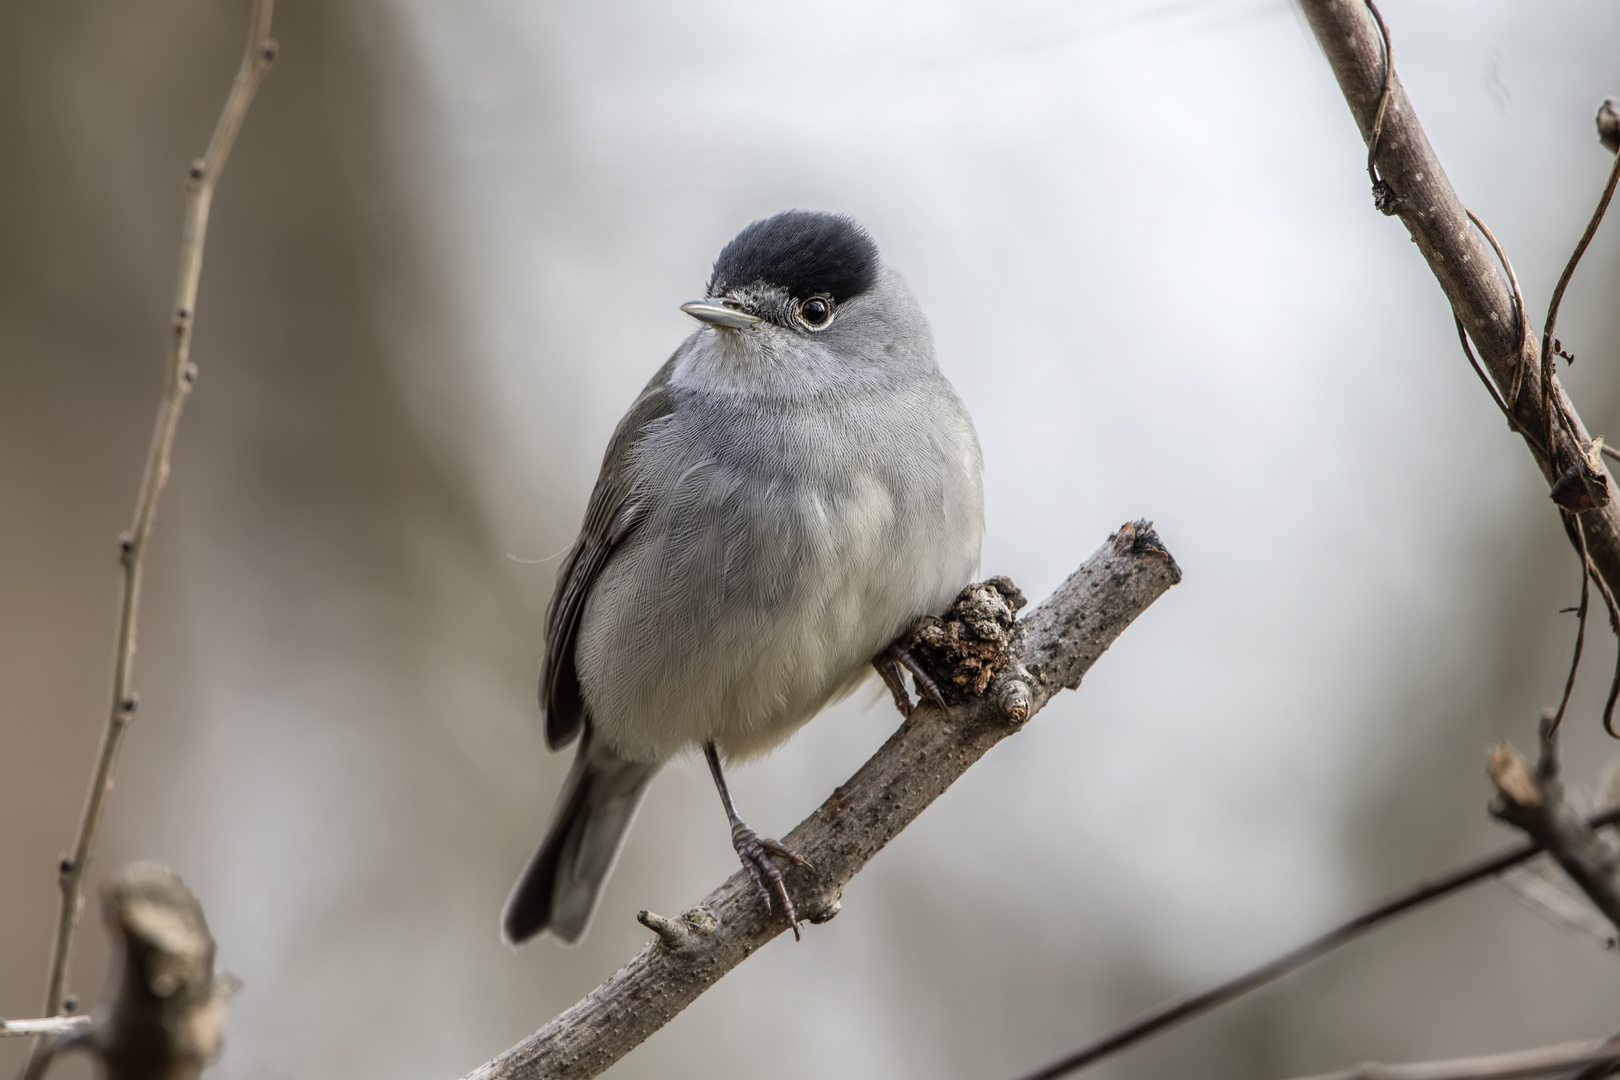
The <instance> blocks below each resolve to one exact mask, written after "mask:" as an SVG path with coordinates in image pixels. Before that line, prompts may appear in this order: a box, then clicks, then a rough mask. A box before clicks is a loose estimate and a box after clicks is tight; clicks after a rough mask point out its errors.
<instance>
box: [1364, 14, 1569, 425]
mask: <svg viewBox="0 0 1620 1080" xmlns="http://www.w3.org/2000/svg"><path fill="white" fill-rule="evenodd" d="M1379 25H1382V23H1381V22H1380V24H1379ZM1463 209H1464V210H1467V212H1468V220H1469V221H1472V222H1473V223H1474V228H1476V229H1478V230H1479V231H1480V232H1481V233H1483V234H1484V236H1485V239H1486V241H1487V242H1488V243H1489V244H1490V245H1491V250H1492V251H1494V252H1495V253H1496V261H1497V262H1499V263H1501V264H1502V270H1503V272H1504V273H1506V274H1507V279H1508V286H1509V287H1510V288H1511V289H1512V290H1513V318H1514V321H1515V322H1516V323H1517V325H1518V327H1519V362H1518V363H1517V364H1514V365H1513V388H1512V389H1511V390H1509V391H1508V396H1507V400H1508V407H1509V408H1512V407H1513V406H1515V405H1517V404H1518V403H1519V391H1520V389H1522V388H1523V385H1524V368H1525V365H1526V364H1528V363H1529V362H1530V316H1529V314H1528V313H1527V312H1526V311H1525V309H1524V291H1523V290H1522V289H1520V288H1519V275H1518V274H1515V273H1514V272H1513V260H1512V259H1509V258H1508V256H1507V252H1506V251H1503V250H1502V245H1501V244H1499V243H1497V240H1496V234H1495V233H1493V232H1491V229H1490V226H1488V225H1486V224H1485V222H1484V221H1483V220H1481V219H1480V216H1479V215H1478V214H1476V213H1474V212H1473V211H1472V210H1468V208H1467V207H1463ZM1468 359H1469V360H1470V361H1472V360H1473V359H1474V358H1473V356H1472V355H1470V356H1469V357H1468ZM1508 426H1509V427H1516V426H1517V425H1515V424H1514V423H1513V418H1512V417H1511V416H1509V417H1508ZM1543 445H1544V446H1545V445H1546V444H1543Z"/></svg>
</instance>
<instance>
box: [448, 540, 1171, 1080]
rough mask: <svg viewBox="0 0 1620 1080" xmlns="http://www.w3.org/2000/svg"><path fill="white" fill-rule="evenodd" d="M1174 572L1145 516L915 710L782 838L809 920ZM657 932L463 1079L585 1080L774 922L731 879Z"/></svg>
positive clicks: (768, 933)
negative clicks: (996, 648)
mask: <svg viewBox="0 0 1620 1080" xmlns="http://www.w3.org/2000/svg"><path fill="white" fill-rule="evenodd" d="M1180 580H1181V570H1180V568H1178V567H1177V566H1176V563H1175V560H1174V559H1173V558H1171V557H1170V554H1169V552H1168V551H1166V550H1165V548H1164V547H1163V545H1161V544H1160V543H1159V538H1158V536H1157V535H1156V534H1155V533H1154V532H1153V530H1152V528H1151V527H1150V526H1149V525H1148V524H1147V523H1146V522H1137V523H1135V524H1134V525H1126V526H1124V527H1123V528H1121V529H1120V530H1119V532H1117V533H1115V534H1114V535H1113V536H1112V537H1110V538H1109V541H1108V543H1106V544H1104V545H1103V546H1102V548H1100V549H1099V550H1098V551H1097V552H1096V553H1095V554H1093V555H1092V556H1091V557H1090V558H1089V559H1087V560H1086V562H1085V563H1084V564H1083V565H1082V566H1081V567H1080V569H1078V570H1077V571H1075V572H1074V573H1073V574H1072V575H1070V577H1069V579H1068V580H1067V581H1065V582H1064V583H1063V584H1062V585H1061V586H1059V587H1058V589H1057V591H1056V592H1054V593H1053V594H1052V596H1050V597H1049V598H1047V600H1046V601H1045V602H1044V603H1042V604H1041V605H1040V606H1039V607H1037V608H1036V609H1035V610H1034V611H1032V612H1030V613H1029V615H1028V616H1026V617H1025V618H1024V619H1023V620H1021V621H1020V622H1019V623H1018V627H1019V628H1020V630H1021V633H1019V634H1015V636H1014V642H1013V655H1012V658H1011V662H1010V663H1009V664H1008V665H1007V666H1006V668H1005V669H1004V670H1003V672H1002V674H1001V675H1000V676H999V678H997V679H996V680H995V681H993V682H992V683H991V684H990V685H989V687H988V688H987V690H986V691H985V693H983V694H982V695H980V696H978V697H975V698H972V699H970V700H968V701H966V702H965V703H963V704H961V705H959V706H955V707H953V708H951V709H950V710H949V711H941V710H940V709H938V708H937V707H935V706H933V705H930V704H924V705H922V706H920V707H919V708H918V709H917V710H916V711H915V712H914V713H912V715H911V717H910V718H909V719H908V720H906V722H905V723H904V724H902V725H901V726H900V728H899V730H898V731H896V732H895V733H894V735H892V736H891V737H890V738H889V740H888V742H886V743H884V744H883V747H882V748H881V749H879V750H878V752H877V753H876V754H874V755H873V756H872V758H871V760H869V761H868V762H867V763H866V764H865V765H863V766H862V767H861V768H860V770H859V771H858V772H856V774H855V775H854V776H853V777H851V778H850V779H849V780H848V781H847V782H845V783H844V784H843V786H841V787H840V788H838V790H837V791H835V792H833V793H832V795H831V796H830V797H828V799H827V801H826V802H824V803H823V804H822V805H821V807H820V808H819V809H817V810H816V811H815V812H814V813H813V814H811V815H810V816H809V817H808V818H806V819H805V820H804V821H803V822H802V823H801V824H800V825H799V826H798V827H797V828H796V829H794V830H793V831H792V832H790V833H788V834H787V835H786V836H785V837H783V838H782V839H783V842H784V843H786V844H788V845H789V846H790V847H792V848H794V849H795V850H797V851H799V852H801V853H802V854H803V855H804V856H805V857H806V858H807V859H809V861H810V862H811V864H813V865H814V867H815V870H814V871H812V870H809V869H807V868H804V867H793V868H792V869H790V870H788V871H787V873H786V876H787V880H788V885H789V888H790V889H791V890H792V891H793V896H794V899H795V901H796V902H797V904H798V907H799V910H800V911H801V912H803V913H805V915H806V916H807V917H808V918H809V919H810V921H811V922H825V921H826V920H828V919H830V918H832V917H833V916H834V915H835V914H837V912H838V906H839V897H840V896H841V894H842V891H843V887H844V885H845V884H847V883H848V882H849V880H850V879H851V878H853V877H854V876H855V874H856V873H857V872H858V871H860V869H861V868H862V867H864V866H865V865H866V864H867V862H869V861H870V860H871V858H872V857H873V856H874V855H876V854H877V853H878V852H879V851H880V850H882V848H883V846H884V845H885V844H887V843H888V842H889V841H890V840H892V839H893V838H894V837H895V836H896V835H897V834H898V833H899V832H900V830H901V829H904V828H905V827H906V826H907V825H908V824H910V823H911V822H912V821H913V820H914V819H915V818H916V817H917V815H918V814H920V813H922V811H923V810H924V809H925V808H926V807H927V806H928V804H930V803H932V802H933V801H934V800H935V799H937V798H938V797H939V796H940V795H942V794H944V792H945V789H946V788H948V787H950V786H951V784H952V783H954V782H955V781H956V779H957V778H958V777H960V776H961V775H962V774H963V773H964V772H966V771H967V769H968V767H969V766H970V765H972V764H973V763H974V762H975V761H977V760H979V758H981V757H983V756H984V754H985V753H986V751H988V750H989V749H990V748H991V747H992V746H994V745H995V744H996V743H998V742H1000V741H1001V740H1002V739H1004V738H1006V737H1007V736H1008V735H1011V734H1013V733H1014V732H1016V731H1018V730H1019V729H1020V728H1021V726H1022V724H1023V723H1024V722H1025V721H1026V720H1028V719H1029V717H1031V716H1033V715H1034V714H1035V713H1036V712H1038V711H1040V709H1041V707H1042V706H1044V705H1045V704H1046V703H1047V702H1048V701H1050V700H1051V699H1052V697H1053V696H1054V695H1055V694H1056V693H1057V692H1058V691H1059V690H1061V689H1063V688H1065V687H1068V688H1073V687H1076V686H1078V685H1079V683H1080V679H1081V678H1082V677H1083V676H1084V675H1085V673H1086V672H1087V671H1088V670H1089V669H1090V667H1091V665H1092V664H1094V663H1095V662H1096V661H1097V658H1098V657H1100V656H1101V655H1102V654H1103V652H1104V650H1106V649H1107V648H1108V646H1109V645H1111V644H1112V643H1113V642H1114V639H1115V638H1117V637H1118V636H1119V635H1120V633H1121V632H1122V631H1123V630H1124V629H1125V627H1127V626H1128V625H1130V623H1131V621H1132V620H1134V619H1135V618H1136V617H1137V616H1138V615H1140V614H1141V613H1142V612H1143V611H1145V610H1146V609H1147V607H1148V605H1150V604H1151V603H1153V601H1154V600H1156V599H1158V597H1159V596H1161V595H1162V594H1163V593H1164V592H1165V590H1167V589H1169V588H1170V586H1172V585H1174V584H1175V583H1176V582H1178V581H1180ZM642 922H643V923H644V924H645V925H647V926H648V927H649V928H650V929H653V930H655V931H656V932H657V934H658V937H657V938H656V939H655V940H653V941H651V942H649V943H648V944H647V946H646V947H645V948H643V949H642V950H641V952H640V953H639V954H638V955H637V956H636V957H635V958H634V959H632V960H631V961H630V962H629V963H628V964H626V965H625V966H624V967H623V968H621V969H620V970H619V971H618V973H617V974H615V975H614V976H613V977H612V978H610V979H608V981H607V982H605V983H603V984H602V985H601V986H599V987H598V988H597V989H595V990H594V991H592V992H591V993H590V994H589V995H588V996H587V997H586V998H585V999H584V1000H582V1001H580V1002H579V1003H578V1004H576V1005H575V1006H573V1007H572V1008H570V1009H568V1010H567V1011H566V1012H564V1013H563V1014H562V1015H560V1016H558V1017H557V1018H556V1019H554V1020H552V1021H551V1023H549V1024H547V1025H546V1026H545V1027H543V1028H541V1029H540V1030H539V1031H537V1032H536V1033H535V1034H533V1035H531V1036H530V1037H529V1038H527V1039H525V1040H523V1042H521V1043H519V1044H518V1045H517V1046H515V1047H513V1048H512V1049H510V1050H508V1051H507V1052H506V1053H504V1054H502V1055H501V1056H500V1057H498V1058H496V1059H495V1060H494V1061H491V1062H489V1063H488V1064H486V1065H484V1066H483V1067H482V1068H479V1069H477V1070H475V1071H474V1072H472V1073H470V1074H469V1076H468V1078H467V1080H518V1078H522V1080H540V1078H547V1080H551V1078H563V1077H567V1078H576V1077H590V1076H596V1075H597V1074H598V1073H600V1072H602V1071H603V1070H604V1069H606V1068H608V1066H610V1065H612V1064H613V1063H614V1062H615V1061H618V1060H619V1059H620V1058H621V1057H623V1056H624V1055H625V1054H627V1053H629V1051H630V1050H631V1049H632V1048H634V1047H635V1046H637V1045H638V1044H640V1043H641V1042H642V1041H643V1040H644V1039H646V1038H647V1037H648V1036H649V1035H651V1034H652V1033H653V1032H654V1031H656V1030H658V1029H659V1028H660V1027H662V1026H663V1025H664V1024H665V1023H667V1022H668V1021H669V1020H670V1019H672V1018H673V1017H674V1016H675V1014H676V1013H678V1012H680V1011H681V1010H682V1009H684V1008H685V1007H686V1006H687V1005H689V1004H691V1003H692V1002H693V1001H694V1000H696V998H697V997H698V995H700V994H702V993H703V992H704V991H705V990H707V989H708V988H709V987H711V986H713V985H714V984H715V983H716V982H717V981H719V979H720V978H721V976H723V975H725V974H726V973H727V972H728V971H730V970H731V969H732V968H734V967H736V966H737V965H738V964H740V963H742V962H743V961H744V960H745V959H747V958H748V957H749V956H750V955H751V954H752V953H754V952H755V951H756V950H758V949H759V948H760V947H761V946H763V945H764V944H765V943H766V942H768V941H770V940H771V939H772V938H774V937H776V936H777V935H778V934H780V933H781V932H782V931H783V930H785V929H786V928H787V924H786V923H784V922H783V921H782V920H781V919H780V918H778V917H776V916H773V915H772V914H771V913H769V912H767V911H766V910H765V909H764V908H763V907H762V906H761V905H760V903H759V898H758V897H757V896H756V895H755V893H754V889H753V886H752V885H751V884H750V883H749V880H748V878H747V877H746V875H744V874H743V873H742V872H741V871H739V872H737V873H736V874H733V875H732V876H731V878H730V879H729V880H727V881H726V882H725V884H723V885H721V886H720V887H719V888H718V889H716V890H715V891H714V892H712V893H710V894H709V895H708V896H707V897H706V898H705V899H704V900H703V901H702V902H701V903H700V904H698V905H697V906H696V907H694V908H692V909H691V910H689V911H687V912H685V913H684V914H682V915H681V916H680V917H678V918H674V919H670V918H664V917H662V916H656V915H652V914H650V913H646V912H644V913H643V914H642Z"/></svg>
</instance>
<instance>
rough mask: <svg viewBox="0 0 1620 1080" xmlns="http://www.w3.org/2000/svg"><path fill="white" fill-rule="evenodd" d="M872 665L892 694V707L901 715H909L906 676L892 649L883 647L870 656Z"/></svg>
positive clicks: (909, 700) (910, 707) (910, 708)
mask: <svg viewBox="0 0 1620 1080" xmlns="http://www.w3.org/2000/svg"><path fill="white" fill-rule="evenodd" d="M872 666H873V667H875V668H877V673H878V674H879V675H880V676H882V677H883V684H884V685H885V686H887V687H888V688H889V693H890V694H893V695H894V707H895V708H896V709H899V710H900V715H901V716H910V715H911V710H912V704H911V695H910V694H909V693H907V692H906V677H905V675H903V674H901V672H900V662H899V661H898V660H896V659H895V658H894V650H893V649H892V648H891V649H884V650H883V651H882V652H880V653H878V654H877V655H876V656H875V657H873V658H872Z"/></svg>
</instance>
